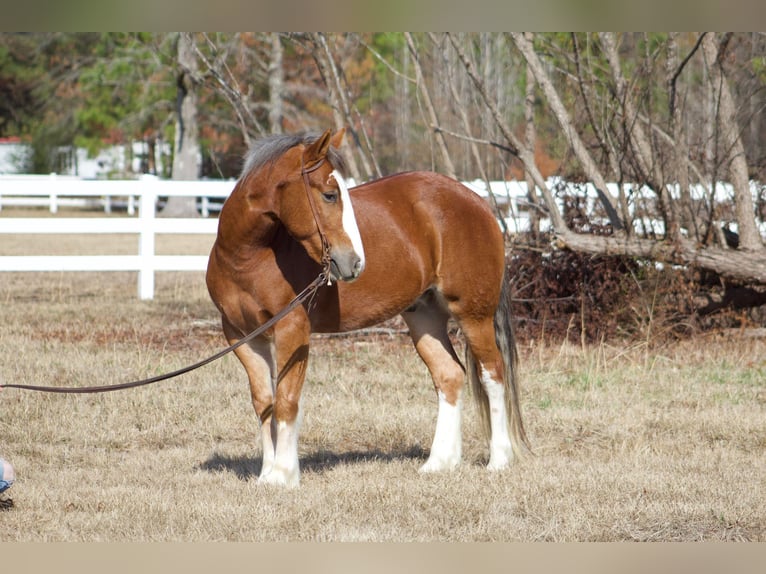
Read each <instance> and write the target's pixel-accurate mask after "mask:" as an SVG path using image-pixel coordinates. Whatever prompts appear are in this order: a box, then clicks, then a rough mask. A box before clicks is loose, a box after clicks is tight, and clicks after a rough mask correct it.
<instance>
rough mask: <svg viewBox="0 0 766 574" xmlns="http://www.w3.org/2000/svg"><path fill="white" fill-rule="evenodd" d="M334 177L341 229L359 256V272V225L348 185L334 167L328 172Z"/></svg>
mask: <svg viewBox="0 0 766 574" xmlns="http://www.w3.org/2000/svg"><path fill="white" fill-rule="evenodd" d="M330 176H331V177H333V178H335V181H336V182H337V183H338V189H340V199H341V202H342V205H343V230H344V231H345V232H346V235H348V237H349V239H351V245H353V247H354V251H355V252H356V254H357V255H358V256H359V260H360V272H361V270H363V269H364V246H363V245H362V236H361V235H360V234H359V226H358V225H357V224H356V217H355V216H354V208H353V207H352V205H351V196H350V195H349V193H348V187H346V182H345V181H344V179H343V176H342V175H341V174H340V172H339V171H338V170H337V169H336V170H333V172H332V173H331V174H330Z"/></svg>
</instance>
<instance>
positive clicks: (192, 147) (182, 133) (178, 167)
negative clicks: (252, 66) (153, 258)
mask: <svg viewBox="0 0 766 574" xmlns="http://www.w3.org/2000/svg"><path fill="white" fill-rule="evenodd" d="M193 42H194V39H193V38H192V36H191V34H190V33H187V32H182V33H181V34H180V36H179V37H178V67H179V73H178V78H177V83H176V86H177V92H176V93H177V99H176V134H175V144H174V145H175V153H174V154H173V179H174V180H182V181H192V180H196V179H198V178H199V174H200V166H201V163H202V158H201V157H200V151H199V127H198V125H197V94H196V91H195V89H196V83H197V81H196V76H197V72H198V68H197V58H196V56H195V53H194V44H193ZM196 204H197V198H196V197H169V198H168V202H167V203H166V204H165V208H164V209H163V210H162V213H161V215H162V216H163V217H198V216H199V213H198V212H197V206H196Z"/></svg>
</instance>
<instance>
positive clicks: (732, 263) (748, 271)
mask: <svg viewBox="0 0 766 574" xmlns="http://www.w3.org/2000/svg"><path fill="white" fill-rule="evenodd" d="M556 236H557V238H558V240H559V247H567V248H569V249H572V250H573V251H579V252H583V253H594V254H598V255H625V256H628V257H640V258H643V259H649V260H651V261H662V262H665V263H670V264H678V265H694V266H697V267H701V268H702V269H709V270H711V271H715V272H716V273H718V274H719V275H721V276H723V277H729V278H732V279H736V280H738V281H744V282H748V281H754V282H756V283H761V284H766V252H764V250H760V251H743V250H739V249H737V250H731V249H722V248H720V247H705V248H703V249H699V246H698V244H697V242H696V241H693V240H689V239H679V240H677V241H675V242H672V243H671V242H666V241H655V240H653V239H641V238H636V237H630V238H628V237H625V236H603V235H590V234H580V233H574V232H572V231H569V230H567V231H566V232H564V233H557V234H556Z"/></svg>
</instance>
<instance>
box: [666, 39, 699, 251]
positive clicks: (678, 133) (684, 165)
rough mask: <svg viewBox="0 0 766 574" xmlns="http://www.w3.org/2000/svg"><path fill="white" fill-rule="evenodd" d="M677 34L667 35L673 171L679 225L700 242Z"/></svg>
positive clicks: (669, 115)
mask: <svg viewBox="0 0 766 574" xmlns="http://www.w3.org/2000/svg"><path fill="white" fill-rule="evenodd" d="M678 35H679V34H678V32H671V33H670V34H668V61H667V84H668V93H669V94H670V98H669V103H668V105H669V106H670V109H669V110H668V117H669V119H670V133H671V135H672V138H673V152H672V153H673V158H672V161H671V164H672V167H671V170H672V172H673V173H674V174H675V181H676V183H677V184H678V193H679V201H680V204H679V209H677V212H678V213H679V216H680V222H679V223H680V225H681V226H683V227H685V228H686V230H687V232H688V234H689V236H690V237H693V238H695V239H697V240H698V241H699V240H700V238H701V237H700V232H699V224H698V222H697V216H696V214H695V212H694V208H693V206H692V198H691V191H690V181H689V144H688V142H687V141H686V130H685V129H684V108H683V107H682V106H681V105H680V104H679V98H678V91H677V88H678V82H677V80H678V76H679V74H680V73H681V70H682V65H681V64H679V61H678Z"/></svg>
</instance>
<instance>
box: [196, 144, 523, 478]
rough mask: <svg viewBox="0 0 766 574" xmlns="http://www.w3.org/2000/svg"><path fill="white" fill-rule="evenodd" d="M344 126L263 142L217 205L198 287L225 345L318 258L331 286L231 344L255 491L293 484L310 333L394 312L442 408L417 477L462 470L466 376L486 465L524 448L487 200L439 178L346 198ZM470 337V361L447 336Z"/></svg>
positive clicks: (499, 245) (285, 294) (505, 286)
mask: <svg viewBox="0 0 766 574" xmlns="http://www.w3.org/2000/svg"><path fill="white" fill-rule="evenodd" d="M344 132H345V130H339V131H337V132H336V133H334V134H333V132H332V130H327V131H326V132H324V133H322V134H319V133H309V132H304V133H299V134H287V135H273V136H267V137H265V138H262V139H260V140H257V141H256V142H255V143H254V144H253V145H252V147H251V149H250V151H249V152H248V155H247V156H246V161H245V163H244V166H243V170H242V174H241V176H240V178H239V179H238V180H237V183H236V184H235V186H234V189H233V191H232V193H231V194H230V196H229V197H228V198H227V199H226V201H225V202H224V204H223V206H222V208H221V212H220V216H219V217H220V219H219V224H218V233H217V237H216V240H215V243H214V245H213V248H212V250H211V253H210V257H209V263H208V268H207V275H206V282H207V287H208V291H209V294H210V297H211V299H212V301H213V302H214V304H215V306H216V307H217V308H218V310H219V311H220V313H221V318H222V328H223V334H224V336H225V337H226V339H227V340H228V341H229V343H230V344H233V343H235V342H236V341H238V340H240V339H242V338H243V337H245V336H246V335H247V334H248V333H249V332H251V331H252V330H254V329H255V328H257V327H258V326H259V325H262V324H263V323H264V322H266V321H268V320H269V319H270V318H271V317H273V316H274V315H275V314H277V313H278V312H279V311H280V309H282V308H283V307H284V306H285V305H287V304H288V303H289V302H290V301H291V300H292V299H293V298H294V297H295V296H296V294H297V293H299V292H300V291H301V290H302V289H304V287H306V285H307V284H309V283H310V282H311V281H312V279H313V278H315V277H317V276H318V274H319V272H320V271H321V270H322V267H323V265H325V264H326V265H327V266H328V268H329V275H330V277H329V279H330V280H329V282H328V284H326V285H323V286H321V287H320V288H319V289H318V291H317V292H316V293H315V295H314V296H313V298H312V299H311V300H310V301H306V302H305V303H303V304H302V305H299V306H297V307H296V308H295V309H294V310H293V311H291V312H290V313H289V314H288V315H287V316H285V317H284V318H283V319H282V320H281V321H279V322H278V323H277V324H276V325H274V326H273V327H271V328H270V329H269V330H268V331H267V332H266V333H264V334H263V335H262V336H260V337H258V338H255V339H254V340H252V341H249V342H248V343H247V344H244V345H242V346H240V347H239V348H237V349H236V351H235V353H236V356H237V358H238V359H239V361H240V362H241V363H242V365H243V367H244V369H245V371H246V373H247V377H248V381H249V386H250V394H251V399H252V405H253V408H254V409H255V413H256V415H257V417H258V420H259V421H260V428H261V438H262V443H263V459H262V461H263V462H262V467H261V471H260V475H259V478H258V482H259V483H265V484H276V485H281V486H287V487H294V486H297V485H298V484H299V480H300V478H299V477H300V470H299V461H298V431H299V426H300V414H301V413H300V405H299V400H300V396H301V390H302V387H303V384H304V380H305V377H306V368H307V361H308V357H309V339H310V335H311V333H330V332H348V331H352V330H356V329H362V328H366V327H369V326H372V325H375V324H377V323H380V322H382V321H385V320H387V319H390V318H392V317H395V316H396V315H401V317H402V318H403V319H404V322H405V323H406V325H407V327H408V328H409V335H410V337H411V339H412V342H413V343H414V346H415V349H416V351H417V353H418V354H419V356H420V358H421V359H422V360H423V362H424V363H425V365H426V366H427V368H428V370H429V372H430V375H431V378H432V380H433V384H434V389H435V391H436V397H437V403H438V410H437V416H436V430H435V433H434V438H433V443H432V446H431V450H430V453H429V456H428V458H427V460H426V462H425V463H424V464H423V465H422V466H421V467H420V472H438V471H449V470H452V469H454V468H455V467H457V466H458V464H459V463H460V461H461V448H462V447H461V444H462V443H461V406H462V402H463V396H462V390H463V385H464V381H465V379H466V378H467V379H468V380H469V381H470V386H471V388H472V390H473V393H474V395H475V396H476V398H477V399H478V405H479V411H480V415H481V418H482V421H483V427H484V428H485V431H486V433H487V435H488V442H489V462H488V465H487V468H489V469H491V470H501V469H505V468H506V467H508V466H509V465H510V464H511V462H512V461H513V460H514V457H516V458H518V457H519V456H520V455H522V454H524V453H526V452H530V449H529V441H528V439H527V436H526V432H525V429H524V425H523V422H522V416H521V409H520V402H519V390H518V384H517V377H516V371H517V367H516V364H517V351H516V344H515V341H514V337H513V329H512V325H511V318H510V288H509V281H508V278H507V275H506V272H505V245H504V239H503V236H502V233H501V231H500V227H499V225H498V222H497V220H496V219H495V217H494V215H493V214H492V212H491V210H490V209H489V206H488V205H487V203H486V202H485V201H484V200H483V199H482V198H481V197H480V196H479V195H477V194H475V193H474V192H473V191H471V190H469V189H468V188H466V187H465V186H463V185H462V184H460V183H459V182H457V181H455V180H453V179H451V178H448V177H446V176H443V175H439V174H437V173H433V172H417V171H415V172H405V173H400V174H395V175H390V176H386V177H382V178H380V179H376V180H373V181H370V182H368V183H364V184H362V185H359V186H356V187H353V188H352V189H348V187H347V185H346V183H345V173H346V163H345V161H344V159H343V157H342V155H341V154H340V151H339V148H340V145H341V142H342V139H343V137H344ZM450 318H453V319H454V320H455V321H456V322H457V324H458V326H459V327H460V330H461V331H462V334H463V336H464V338H465V341H466V345H465V366H463V364H462V363H461V361H460V360H459V358H458V356H457V354H456V352H455V349H454V348H453V345H452V343H451V341H450V338H449V335H448V321H449V319H450Z"/></svg>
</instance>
